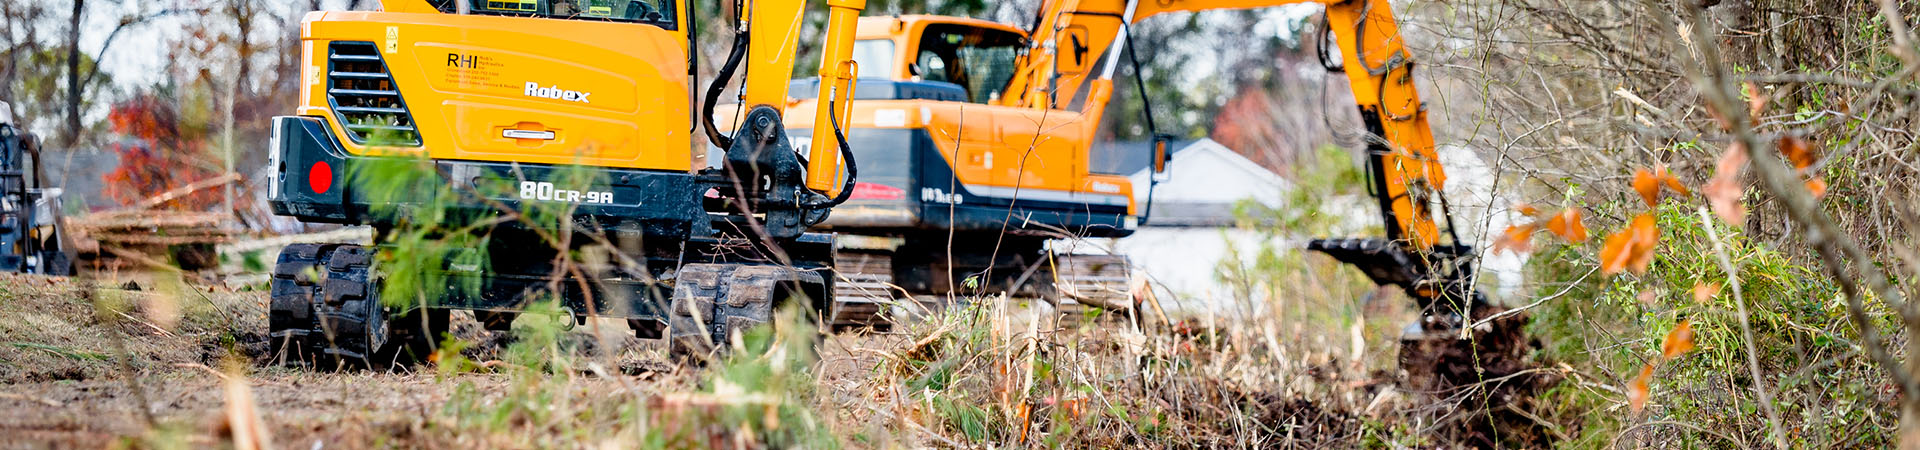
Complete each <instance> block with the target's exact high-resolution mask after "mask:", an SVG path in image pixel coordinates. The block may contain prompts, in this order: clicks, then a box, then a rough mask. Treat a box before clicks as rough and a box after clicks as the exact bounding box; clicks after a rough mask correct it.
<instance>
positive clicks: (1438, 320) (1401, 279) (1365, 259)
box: [1307, 238, 1487, 340]
mask: <svg viewBox="0 0 1920 450" xmlns="http://www.w3.org/2000/svg"><path fill="white" fill-rule="evenodd" d="M1307 249H1308V250H1312V251H1316V252H1321V253H1325V254H1327V256H1332V257H1333V259H1335V260H1338V261H1340V262H1342V263H1346V264H1347V265H1351V266H1353V267H1355V268H1358V269H1360V271H1361V272H1362V273H1365V274H1367V278H1369V279H1371V280H1373V282H1374V284H1378V285H1382V286H1386V285H1391V286H1399V287H1400V289H1401V290H1403V291H1405V292H1406V293H1407V296H1408V297H1413V299H1414V302H1415V303H1416V304H1418V305H1419V308H1420V313H1421V314H1420V315H1421V318H1420V321H1419V322H1417V323H1415V324H1413V325H1410V326H1408V327H1407V330H1406V333H1405V335H1404V336H1402V339H1403V340H1408V339H1415V340H1417V339H1421V338H1425V337H1436V336H1445V335H1450V334H1454V333H1446V332H1444V331H1449V330H1457V329H1458V328H1459V327H1460V326H1461V325H1462V323H1464V322H1465V318H1466V317H1468V316H1471V315H1473V314H1467V312H1475V313H1477V312H1481V311H1483V310H1485V309H1486V308H1484V307H1485V306H1486V305H1487V300H1486V295H1484V294H1482V293H1481V292H1480V291H1479V290H1478V289H1475V288H1474V287H1473V284H1472V283H1471V281H1470V280H1469V279H1467V277H1466V275H1467V274H1471V273H1473V270H1472V268H1471V266H1470V265H1469V263H1467V262H1465V261H1462V259H1461V258H1460V256H1459V255H1471V254H1472V251H1471V250H1470V249H1466V248H1455V247H1449V248H1436V250H1437V251H1436V252H1434V253H1431V254H1428V255H1427V258H1421V257H1418V256H1416V255H1414V254H1413V253H1412V252H1409V251H1407V249H1406V247H1405V246H1403V245H1401V244H1400V243H1398V242H1395V241H1393V240H1389V239H1381V238H1336V239H1314V240H1311V241H1308V242H1307Z"/></svg>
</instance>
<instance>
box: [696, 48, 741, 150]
mask: <svg viewBox="0 0 1920 450" xmlns="http://www.w3.org/2000/svg"><path fill="white" fill-rule="evenodd" d="M747 39H748V36H747V32H746V31H745V30H741V31H740V33H739V34H736V35H734V36H733V50H732V51H730V52H727V62H726V63H725V64H721V65H720V74H719V75H716V76H714V77H713V82H712V83H709V84H707V98H706V100H707V101H706V104H704V105H700V123H702V124H705V125H706V128H707V140H708V141H710V142H713V145H715V146H719V147H720V148H721V149H722V150H725V149H727V148H732V147H733V138H732V137H728V136H727V135H725V134H721V133H720V129H719V128H716V127H714V125H713V105H714V104H715V103H719V102H720V92H721V91H724V90H726V89H727V80H731V79H733V73H734V71H735V70H738V69H739V68H740V60H743V59H746V57H747Z"/></svg>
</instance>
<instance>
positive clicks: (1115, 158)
mask: <svg viewBox="0 0 1920 450" xmlns="http://www.w3.org/2000/svg"><path fill="white" fill-rule="evenodd" d="M1202 140H1204V139H1185V140H1178V141H1173V154H1175V155H1179V154H1180V152H1181V151H1182V150H1186V149H1187V147H1191V146H1193V144H1194V143H1196V142H1200V141H1202ZM1152 146H1153V142H1152V141H1123V142H1115V141H1106V142H1101V143H1099V144H1095V145H1094V147H1093V155H1092V158H1090V159H1091V161H1089V162H1088V163H1089V166H1088V167H1089V168H1091V169H1092V171H1093V173H1104V174H1113V175H1132V174H1134V173H1136V172H1139V171H1142V170H1146V168H1147V166H1148V165H1149V163H1151V162H1152V161H1153V156H1152V155H1149V154H1148V153H1149V152H1148V150H1150V149H1152V148H1153V147H1152ZM1175 159H1179V158H1175Z"/></svg>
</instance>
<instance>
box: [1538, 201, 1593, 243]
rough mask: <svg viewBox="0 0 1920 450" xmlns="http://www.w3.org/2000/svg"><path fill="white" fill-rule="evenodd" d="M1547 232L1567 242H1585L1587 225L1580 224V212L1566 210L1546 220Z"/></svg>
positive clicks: (1571, 209)
mask: <svg viewBox="0 0 1920 450" xmlns="http://www.w3.org/2000/svg"><path fill="white" fill-rule="evenodd" d="M1547 231H1552V232H1553V234H1555V235H1559V236H1560V238H1561V239H1566V240H1567V241H1568V242H1586V241H1587V225H1586V224H1583V223H1581V222H1580V210H1578V209H1574V208H1567V209H1565V210H1562V211H1560V213H1559V214H1554V215H1553V218H1551V219H1547Z"/></svg>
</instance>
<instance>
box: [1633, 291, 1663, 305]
mask: <svg viewBox="0 0 1920 450" xmlns="http://www.w3.org/2000/svg"><path fill="white" fill-rule="evenodd" d="M1633 297H1634V298H1636V299H1639V300H1640V304H1642V305H1646V306H1654V305H1655V304H1656V303H1659V301H1660V294H1656V293H1654V292H1653V291H1640V294H1639V295H1635V296H1633Z"/></svg>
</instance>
